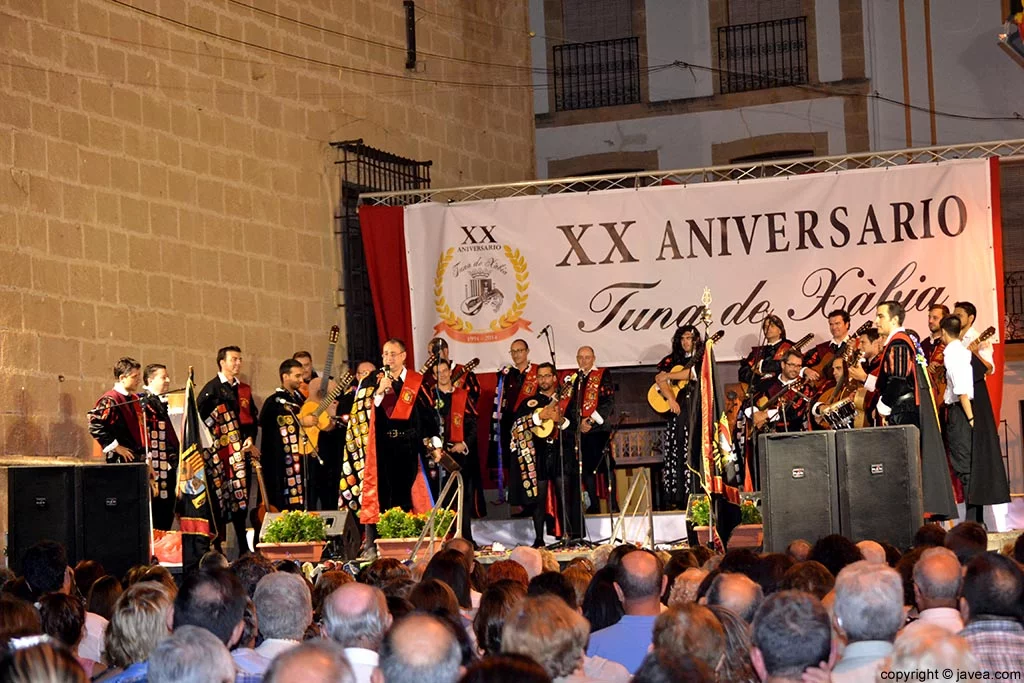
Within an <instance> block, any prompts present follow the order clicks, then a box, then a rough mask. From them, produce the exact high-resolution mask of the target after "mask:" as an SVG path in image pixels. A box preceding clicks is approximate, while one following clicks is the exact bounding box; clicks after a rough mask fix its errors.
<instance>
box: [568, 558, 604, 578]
mask: <svg viewBox="0 0 1024 683" xmlns="http://www.w3.org/2000/svg"><path fill="white" fill-rule="evenodd" d="M565 569H581V570H583V571H585V572H586V573H588V574H590V575H591V576H593V575H594V572H596V571H597V570H596V569H594V563H593V562H591V561H590V558H589V557H574V558H572V559H571V560H569V561H568V562H567V563H566V564H565Z"/></svg>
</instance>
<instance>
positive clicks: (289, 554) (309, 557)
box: [256, 541, 327, 562]
mask: <svg viewBox="0 0 1024 683" xmlns="http://www.w3.org/2000/svg"><path fill="white" fill-rule="evenodd" d="M326 547H327V542H326V541H311V542H308V543H257V544H256V550H258V551H259V552H261V553H263V556H264V557H266V558H267V559H268V560H274V561H277V560H294V561H296V562H319V561H320V556H321V555H323V554H324V548H326Z"/></svg>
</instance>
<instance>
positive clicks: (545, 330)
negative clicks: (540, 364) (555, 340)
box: [537, 325, 551, 339]
mask: <svg viewBox="0 0 1024 683" xmlns="http://www.w3.org/2000/svg"><path fill="white" fill-rule="evenodd" d="M550 333H551V325H545V326H544V327H543V328H542V329H541V331H540V332H539V333H538V334H537V339H540V338H541V337H543V336H545V335H547V334H550Z"/></svg>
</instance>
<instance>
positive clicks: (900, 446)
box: [835, 426, 924, 551]
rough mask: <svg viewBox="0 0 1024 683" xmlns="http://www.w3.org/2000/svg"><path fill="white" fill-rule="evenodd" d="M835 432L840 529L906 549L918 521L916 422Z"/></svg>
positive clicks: (920, 517)
mask: <svg viewBox="0 0 1024 683" xmlns="http://www.w3.org/2000/svg"><path fill="white" fill-rule="evenodd" d="M835 438H836V461H837V466H836V471H837V474H838V478H839V518H840V533H842V534H843V535H844V536H846V537H847V538H849V539H851V540H853V541H854V542H856V541H864V540H872V541H885V542H887V543H891V544H892V545H894V546H896V547H897V548H899V549H900V550H901V551H905V550H907V549H908V548H909V547H910V546H911V545H912V543H913V540H914V533H915V532H916V531H917V530H918V528H919V527H920V526H921V524H922V523H923V522H924V503H923V499H922V492H921V457H920V452H921V439H920V435H919V433H918V431H917V427H914V426H900V427H877V428H872V429H852V430H842V431H838V432H836V433H835Z"/></svg>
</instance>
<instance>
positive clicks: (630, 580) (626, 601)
mask: <svg viewBox="0 0 1024 683" xmlns="http://www.w3.org/2000/svg"><path fill="white" fill-rule="evenodd" d="M666 583H667V582H666V579H665V575H664V572H663V571H662V567H661V560H659V559H658V557H657V556H656V555H655V554H654V553H652V552H649V551H647V550H635V551H633V552H631V553H628V554H626V555H625V556H623V558H622V560H621V562H620V564H619V569H618V571H617V572H616V579H615V590H616V592H617V593H618V594H619V598H620V599H621V600H622V606H623V608H624V609H625V610H626V614H646V613H648V611H649V610H650V609H651V608H652V607H653V608H656V609H657V610H659V611H660V606H661V602H660V600H661V595H662V594H663V593H664V592H665V585H666ZM653 613H654V614H657V613H658V612H653Z"/></svg>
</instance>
